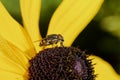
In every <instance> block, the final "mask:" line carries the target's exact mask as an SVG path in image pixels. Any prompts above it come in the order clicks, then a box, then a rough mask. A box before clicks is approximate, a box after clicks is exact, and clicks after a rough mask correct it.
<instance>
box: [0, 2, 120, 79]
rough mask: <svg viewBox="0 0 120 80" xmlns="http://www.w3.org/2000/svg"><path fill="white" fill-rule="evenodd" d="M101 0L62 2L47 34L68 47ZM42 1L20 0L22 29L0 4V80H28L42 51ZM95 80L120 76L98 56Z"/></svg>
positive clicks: (0, 3) (95, 10)
mask: <svg viewBox="0 0 120 80" xmlns="http://www.w3.org/2000/svg"><path fill="white" fill-rule="evenodd" d="M102 2H103V0H76V1H75V0H63V1H62V3H61V4H60V6H59V7H58V9H57V10H56V11H55V13H54V15H53V17H52V19H51V21H50V24H49V28H48V32H47V34H53V33H55V34H58V33H59V34H62V35H63V37H64V39H65V42H64V45H65V46H70V45H71V44H72V42H73V41H74V40H75V38H76V37H77V35H78V34H79V33H80V32H81V31H82V30H83V29H84V28H85V26H86V25H87V24H88V23H89V22H90V21H91V19H92V18H93V17H94V16H95V14H96V13H97V11H98V10H99V8H100V6H101V4H102ZM40 5H41V0H20V7H21V14H22V18H23V26H22V25H20V24H19V23H18V22H16V21H15V20H14V19H13V18H12V17H11V16H10V14H9V13H8V12H7V10H6V9H5V8H4V6H3V4H2V2H1V1H0V80H28V66H29V60H30V59H31V58H32V57H33V56H35V55H36V53H37V52H38V51H40V50H42V48H41V47H40V46H39V42H36V41H37V40H41V39H42V37H41V35H40V31H39V26H38V25H39V13H40ZM90 58H95V59H94V60H93V63H96V65H95V66H94V67H95V74H98V76H97V77H96V80H119V79H120V76H119V75H117V74H116V73H115V71H114V70H113V68H112V67H111V66H110V65H109V64H108V63H107V62H105V61H104V60H102V59H100V58H99V57H97V56H90Z"/></svg>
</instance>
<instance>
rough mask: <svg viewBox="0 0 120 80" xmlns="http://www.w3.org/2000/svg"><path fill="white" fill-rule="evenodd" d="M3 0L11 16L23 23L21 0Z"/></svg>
mask: <svg viewBox="0 0 120 80" xmlns="http://www.w3.org/2000/svg"><path fill="white" fill-rule="evenodd" d="M1 2H2V3H3V5H4V6H5V8H6V9H7V11H8V12H9V13H10V14H11V16H12V17H13V18H15V19H16V20H17V21H19V22H20V23H21V14H20V5H19V0H1Z"/></svg>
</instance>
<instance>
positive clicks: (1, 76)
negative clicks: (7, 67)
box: [0, 70, 28, 80]
mask: <svg viewBox="0 0 120 80" xmlns="http://www.w3.org/2000/svg"><path fill="white" fill-rule="evenodd" d="M0 80H28V79H27V78H25V77H24V76H23V75H19V74H16V73H12V72H7V71H3V70H0Z"/></svg>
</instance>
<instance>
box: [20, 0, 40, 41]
mask: <svg viewBox="0 0 120 80" xmlns="http://www.w3.org/2000/svg"><path fill="white" fill-rule="evenodd" d="M20 7H21V13H22V18H23V24H24V27H25V29H26V30H27V32H28V34H29V35H30V37H31V39H32V41H33V42H34V41H38V40H40V39H41V36H40V31H39V17H40V7H41V0H20Z"/></svg>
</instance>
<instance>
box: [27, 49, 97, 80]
mask: <svg viewBox="0 0 120 80" xmlns="http://www.w3.org/2000/svg"><path fill="white" fill-rule="evenodd" d="M29 63H30V67H29V80H94V77H95V75H94V70H93V67H92V62H91V60H89V59H88V58H87V55H86V54H85V53H84V52H83V51H81V50H80V49H78V48H75V47H55V48H49V49H44V50H43V51H40V52H39V53H38V54H37V55H36V56H35V57H34V58H32V59H31V60H30V61H29Z"/></svg>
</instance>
